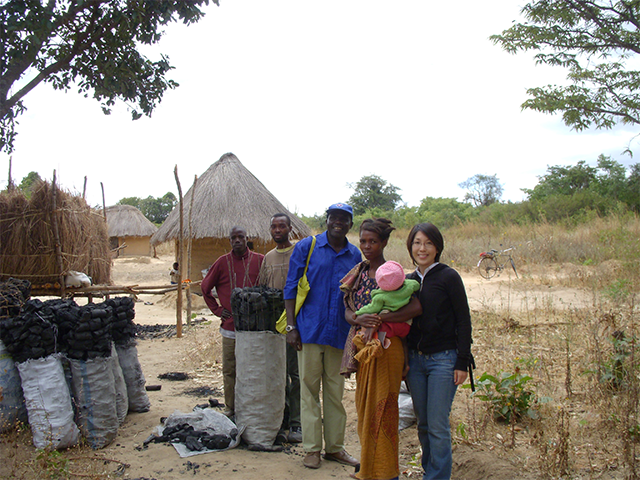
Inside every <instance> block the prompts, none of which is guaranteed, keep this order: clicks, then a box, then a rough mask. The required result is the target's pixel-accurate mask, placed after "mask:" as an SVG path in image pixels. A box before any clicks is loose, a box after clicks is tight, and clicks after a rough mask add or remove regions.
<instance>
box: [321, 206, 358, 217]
mask: <svg viewBox="0 0 640 480" xmlns="http://www.w3.org/2000/svg"><path fill="white" fill-rule="evenodd" d="M334 210H341V211H343V212H347V213H348V214H349V215H351V218H353V208H351V205H347V204H346V203H334V204H333V205H331V206H330V207H329V208H327V214H328V213H329V212H331V211H334Z"/></svg>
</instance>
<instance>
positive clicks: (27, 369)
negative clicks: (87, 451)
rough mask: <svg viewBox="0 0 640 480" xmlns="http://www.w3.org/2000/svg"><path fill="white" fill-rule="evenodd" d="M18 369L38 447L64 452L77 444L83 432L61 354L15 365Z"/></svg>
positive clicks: (34, 440) (34, 438)
mask: <svg viewBox="0 0 640 480" xmlns="http://www.w3.org/2000/svg"><path fill="white" fill-rule="evenodd" d="M16 367H17V368H18V371H19V372H20V379H21V380H22V391H23V393H24V400H25V403H26V405H27V412H28V415H29V424H30V425H31V433H32V435H33V444H34V445H35V447H36V448H40V449H46V448H53V449H61V448H68V447H72V446H74V445H76V444H77V443H78V439H79V437H80V431H79V430H78V427H77V426H76V424H75V423H74V422H73V408H72V407H71V394H70V393H69V388H68V387H67V381H66V380H65V376H64V370H63V368H62V362H61V361H60V354H57V353H54V354H53V355H49V356H48V357H44V358H38V359H35V360H27V361H25V362H21V363H16Z"/></svg>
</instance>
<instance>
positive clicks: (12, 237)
mask: <svg viewBox="0 0 640 480" xmlns="http://www.w3.org/2000/svg"><path fill="white" fill-rule="evenodd" d="M53 193H54V191H53V189H52V186H51V184H49V183H48V182H42V183H41V184H40V186H39V187H38V188H37V189H36V190H35V191H34V192H33V194H32V196H31V198H29V199H27V198H26V197H25V196H24V194H23V193H22V192H21V191H18V190H13V191H11V192H4V193H2V194H1V195H0V280H6V279H7V278H9V277H15V278H20V279H27V280H29V281H31V283H33V284H35V285H43V284H46V283H51V284H54V283H56V282H58V281H59V279H60V275H61V274H66V273H67V272H68V271H70V270H75V271H79V272H84V273H86V274H87V275H89V276H90V277H92V278H93V281H94V283H97V284H108V283H109V282H110V279H111V254H110V251H109V239H108V238H107V226H106V223H105V221H104V218H103V217H102V215H99V214H97V213H96V212H95V211H93V210H92V209H91V208H90V207H89V206H88V205H87V203H86V202H85V201H84V200H83V199H82V198H81V197H79V196H76V195H71V194H69V193H67V192H65V191H63V190H60V189H59V188H56V189H55V197H54V195H53ZM54 198H55V208H54ZM56 225H57V227H58V238H59V243H60V251H61V261H62V268H60V266H59V263H58V260H57V252H56V244H57V239H56V235H55V227H56ZM61 270H62V271H61Z"/></svg>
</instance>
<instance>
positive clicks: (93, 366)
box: [69, 357, 119, 449]
mask: <svg viewBox="0 0 640 480" xmlns="http://www.w3.org/2000/svg"><path fill="white" fill-rule="evenodd" d="M111 361H112V360H111V357H106V358H105V357H98V358H93V359H89V360H76V359H69V364H70V365H71V385H72V389H73V397H74V400H75V402H76V405H77V409H78V410H77V411H78V417H77V423H78V426H79V427H80V431H81V432H82V435H83V436H84V438H85V439H86V440H87V443H88V444H89V445H90V446H91V448H94V449H97V448H103V447H106V446H107V445H109V444H110V443H111V442H113V440H114V439H115V438H116V435H117V434H118V426H119V424H118V415H117V413H116V388H115V382H114V379H113V369H112V366H111Z"/></svg>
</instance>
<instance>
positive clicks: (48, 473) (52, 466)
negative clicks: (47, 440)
mask: <svg viewBox="0 0 640 480" xmlns="http://www.w3.org/2000/svg"><path fill="white" fill-rule="evenodd" d="M36 460H37V462H38V466H39V467H40V474H41V475H43V478H50V479H52V480H57V479H59V478H69V460H68V459H66V458H65V457H64V456H63V455H62V454H61V453H60V452H59V451H57V450H38V451H37V455H36Z"/></svg>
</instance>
